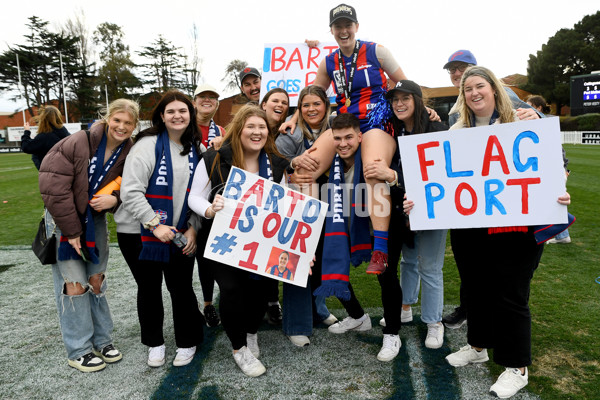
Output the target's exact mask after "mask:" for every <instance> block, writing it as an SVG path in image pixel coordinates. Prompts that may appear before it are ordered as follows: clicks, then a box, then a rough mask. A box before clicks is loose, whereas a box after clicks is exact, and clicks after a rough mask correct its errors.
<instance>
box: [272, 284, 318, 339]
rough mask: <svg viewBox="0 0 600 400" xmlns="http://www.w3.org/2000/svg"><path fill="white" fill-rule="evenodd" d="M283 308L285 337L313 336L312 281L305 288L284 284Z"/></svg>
mask: <svg viewBox="0 0 600 400" xmlns="http://www.w3.org/2000/svg"><path fill="white" fill-rule="evenodd" d="M282 308H283V321H282V329H283V333H284V334H285V335H287V336H295V335H303V336H310V335H312V328H313V315H312V289H311V286H310V279H309V280H308V282H307V283H306V287H305V288H303V287H300V286H296V285H292V284H289V283H284V284H283V307H282ZM327 316H329V314H327Z"/></svg>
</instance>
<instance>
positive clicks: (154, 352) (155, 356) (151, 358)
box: [148, 344, 167, 367]
mask: <svg viewBox="0 0 600 400" xmlns="http://www.w3.org/2000/svg"><path fill="white" fill-rule="evenodd" d="M166 350H167V348H166V347H165V345H164V344H163V345H160V346H156V347H150V348H149V349H148V365H149V366H151V367H160V366H161V365H164V364H165V351H166Z"/></svg>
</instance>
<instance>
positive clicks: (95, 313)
mask: <svg viewBox="0 0 600 400" xmlns="http://www.w3.org/2000/svg"><path fill="white" fill-rule="evenodd" d="M94 224H95V231H96V247H97V248H98V251H99V259H100V262H99V263H98V264H93V263H91V262H85V261H83V260H81V259H78V260H65V261H57V263H56V264H53V265H52V276H53V278H54V294H55V297H56V306H57V309H58V318H59V321H60V328H61V332H62V338H63V342H64V344H65V348H66V350H67V357H68V358H69V359H70V360H76V359H78V358H79V357H81V356H83V355H85V354H88V353H90V352H91V351H92V349H97V350H101V349H102V348H104V347H105V346H107V345H109V344H111V343H112V331H113V321H112V317H111V315H110V310H109V308H108V302H107V300H106V296H105V294H106V288H107V286H106V276H104V279H103V280H102V284H101V287H100V293H99V294H95V293H94V290H93V288H92V286H91V285H90V284H89V279H90V277H91V276H92V275H95V274H102V275H105V272H106V266H107V264H108V228H107V225H106V217H105V216H104V215H96V216H95V217H94ZM54 225H55V224H54V220H53V219H52V216H51V215H50V213H48V212H47V211H46V233H48V234H51V232H52V230H53V229H54ZM55 234H56V239H57V240H56V242H57V247H58V245H59V244H60V243H59V241H60V229H59V228H58V226H56V231H55ZM75 283H80V284H81V285H82V286H83V287H84V288H85V289H87V290H86V291H85V293H83V294H81V295H74V296H70V295H67V294H66V293H67V292H66V285H73V284H75Z"/></svg>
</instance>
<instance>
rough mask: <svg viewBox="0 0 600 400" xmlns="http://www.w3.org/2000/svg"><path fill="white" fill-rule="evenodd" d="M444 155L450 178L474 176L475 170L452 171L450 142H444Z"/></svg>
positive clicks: (447, 173)
mask: <svg viewBox="0 0 600 400" xmlns="http://www.w3.org/2000/svg"><path fill="white" fill-rule="evenodd" d="M444 157H445V159H446V175H448V178H458V177H461V176H473V171H458V172H454V171H452V150H450V142H449V141H447V140H446V141H445V142H444Z"/></svg>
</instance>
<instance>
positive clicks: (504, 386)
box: [490, 368, 529, 399]
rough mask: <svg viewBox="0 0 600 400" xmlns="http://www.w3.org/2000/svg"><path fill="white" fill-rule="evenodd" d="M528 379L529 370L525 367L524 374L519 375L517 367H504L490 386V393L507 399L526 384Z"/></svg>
mask: <svg viewBox="0 0 600 400" xmlns="http://www.w3.org/2000/svg"><path fill="white" fill-rule="evenodd" d="M528 381H529V372H527V368H525V375H521V371H519V368H506V370H505V371H504V372H503V373H502V374H500V376H499V377H498V380H497V381H496V383H494V384H493V385H492V387H491V388H490V393H493V394H495V395H496V396H498V397H500V398H501V399H508V398H509V397H512V396H514V395H515V394H516V393H517V392H518V391H519V390H521V389H523V388H524V387H525V386H527V383H528Z"/></svg>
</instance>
